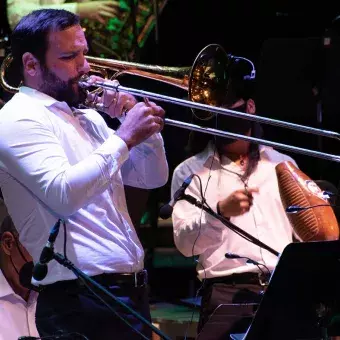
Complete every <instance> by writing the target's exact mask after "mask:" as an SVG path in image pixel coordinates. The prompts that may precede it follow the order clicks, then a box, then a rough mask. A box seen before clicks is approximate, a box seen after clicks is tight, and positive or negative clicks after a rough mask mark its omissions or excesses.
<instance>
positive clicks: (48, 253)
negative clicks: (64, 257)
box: [33, 219, 61, 281]
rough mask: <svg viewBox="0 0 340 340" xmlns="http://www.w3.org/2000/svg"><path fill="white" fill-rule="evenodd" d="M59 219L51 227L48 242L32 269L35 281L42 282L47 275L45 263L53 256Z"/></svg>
mask: <svg viewBox="0 0 340 340" xmlns="http://www.w3.org/2000/svg"><path fill="white" fill-rule="evenodd" d="M60 224H61V219H59V220H58V221H57V222H56V224H55V225H54V226H53V227H52V229H51V231H50V236H49V237H48V241H47V243H46V245H45V247H44V248H43V250H42V252H41V254H40V259H39V262H38V263H37V264H36V265H35V266H34V268H33V278H34V279H35V280H37V281H41V280H43V279H44V278H45V277H46V275H47V271H48V268H47V263H48V262H50V261H51V260H52V259H53V254H54V242H55V240H56V238H57V236H58V233H59V228H60Z"/></svg>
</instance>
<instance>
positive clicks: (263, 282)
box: [258, 273, 268, 287]
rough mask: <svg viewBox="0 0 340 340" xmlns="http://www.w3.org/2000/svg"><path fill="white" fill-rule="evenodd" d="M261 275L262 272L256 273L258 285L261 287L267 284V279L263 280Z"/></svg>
mask: <svg viewBox="0 0 340 340" xmlns="http://www.w3.org/2000/svg"><path fill="white" fill-rule="evenodd" d="M262 277H263V274H262V273H258V278H259V283H260V285H261V286H262V287H264V286H268V280H266V279H264V280H263V279H262Z"/></svg>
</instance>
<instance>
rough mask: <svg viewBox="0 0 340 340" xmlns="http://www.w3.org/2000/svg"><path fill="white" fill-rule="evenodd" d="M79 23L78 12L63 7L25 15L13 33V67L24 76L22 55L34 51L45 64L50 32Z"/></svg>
mask: <svg viewBox="0 0 340 340" xmlns="http://www.w3.org/2000/svg"><path fill="white" fill-rule="evenodd" d="M77 24H79V17H78V16H77V15H76V14H73V13H71V12H68V11H65V10H62V9H40V10H36V11H33V12H31V13H30V14H28V15H26V16H24V17H23V18H22V19H21V20H20V21H19V23H18V24H17V26H16V27H15V28H14V30H13V32H12V35H11V53H12V55H13V67H15V68H16V69H20V71H21V72H20V73H21V76H22V73H23V72H22V71H23V67H22V61H21V60H22V56H23V54H24V53H26V52H30V53H32V54H33V55H34V56H35V57H36V58H37V59H38V60H39V61H40V62H41V63H42V64H43V65H44V64H45V57H46V52H47V49H48V34H49V33H50V32H53V31H63V30H65V29H67V28H69V27H71V26H74V25H77Z"/></svg>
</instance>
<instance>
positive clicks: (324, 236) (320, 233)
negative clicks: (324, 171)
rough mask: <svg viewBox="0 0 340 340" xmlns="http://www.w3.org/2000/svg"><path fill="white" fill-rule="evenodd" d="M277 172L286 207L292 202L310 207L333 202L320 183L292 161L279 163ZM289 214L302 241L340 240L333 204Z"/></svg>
mask: <svg viewBox="0 0 340 340" xmlns="http://www.w3.org/2000/svg"><path fill="white" fill-rule="evenodd" d="M276 174H277V179H278V184H279V190H280V195H281V199H282V203H283V206H284V208H285V209H286V208H287V207H289V206H291V205H297V206H300V207H309V206H314V205H319V204H329V202H328V200H327V198H325V197H323V192H322V190H321V189H320V188H319V187H318V185H317V184H316V183H315V182H314V181H312V180H311V179H310V178H309V177H308V176H307V175H306V174H304V173H303V172H302V171H301V170H300V169H298V168H297V167H296V166H295V165H294V164H293V163H292V162H289V161H288V162H282V163H280V164H278V165H277V166H276ZM287 216H288V218H289V220H290V222H291V224H292V227H293V229H294V231H295V232H296V234H297V236H298V237H299V238H300V240H301V241H304V242H306V241H326V240H337V239H339V226H338V222H337V219H336V217H335V214H334V211H333V209H332V207H331V206H330V205H329V206H321V207H315V208H311V209H308V210H302V211H300V212H297V213H295V214H287Z"/></svg>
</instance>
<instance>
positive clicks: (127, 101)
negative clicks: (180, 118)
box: [0, 9, 168, 340]
mask: <svg viewBox="0 0 340 340" xmlns="http://www.w3.org/2000/svg"><path fill="white" fill-rule="evenodd" d="M11 45H12V46H11V51H12V54H13V62H14V66H15V65H16V66H17V67H18V68H19V69H20V70H21V74H22V79H23V84H24V85H23V86H21V87H20V89H19V93H17V94H15V95H14V96H13V98H12V99H11V100H10V101H9V102H8V103H7V104H6V105H5V106H4V107H3V108H2V109H1V112H0V145H1V148H0V149H1V151H0V160H1V161H0V186H1V189H2V192H3V196H4V200H5V202H6V205H7V208H8V211H9V214H10V215H11V217H12V219H13V222H14V224H15V225H16V226H17V229H18V232H19V234H20V240H21V241H22V243H23V245H24V246H25V247H26V248H27V249H28V251H29V252H30V253H31V254H32V257H33V259H34V262H38V260H39V257H40V254H41V251H42V249H43V247H44V245H45V243H46V241H47V239H48V236H49V233H50V228H51V227H52V226H53V225H54V224H55V222H56V221H57V220H58V219H59V218H61V219H63V220H64V221H65V222H66V228H65V230H64V235H62V233H60V235H59V237H57V239H56V242H55V252H59V253H62V254H63V253H64V255H66V253H67V257H68V258H69V259H70V261H71V262H73V263H74V264H75V265H76V266H77V267H78V268H79V269H80V270H82V271H83V272H84V273H85V274H87V275H89V276H91V277H92V278H93V279H94V280H96V281H97V282H98V283H100V284H102V285H103V286H104V287H106V288H107V289H109V290H110V292H111V293H113V294H114V295H116V296H118V297H121V298H122V299H123V300H124V302H125V303H126V304H127V305H128V306H130V308H133V309H134V310H135V311H136V312H137V313H140V315H141V316H143V317H144V318H145V319H147V320H149V321H150V311H149V305H148V295H147V273H146V271H145V270H144V264H143V258H144V252H143V248H142V246H141V243H140V241H139V239H138V237H137V234H136V231H135V229H134V227H133V225H132V222H131V219H130V217H129V214H128V211H127V206H126V201H125V195H124V187H123V184H126V185H130V186H135V187H140V188H147V189H151V188H156V187H160V186H163V185H164V184H165V183H166V182H167V180H168V165H167V161H166V157H165V152H164V146H163V139H162V137H161V134H160V131H161V130H162V128H163V124H164V123H163V116H164V110H163V109H162V108H161V107H159V106H157V105H156V104H154V103H152V102H148V103H147V104H146V103H144V102H137V100H136V99H135V98H134V97H133V96H132V95H130V94H127V93H121V92H117V91H107V90H105V91H104V92H103V94H102V95H101V96H87V93H86V92H85V91H84V90H83V89H82V88H81V87H80V86H79V81H80V79H81V78H82V76H83V75H85V74H87V73H88V72H89V71H90V67H89V64H88V62H87V60H86V58H85V55H86V53H87V50H88V46H87V41H86V38H85V36H84V32H83V30H82V28H81V26H80V25H79V18H78V16H76V15H75V14H73V13H71V12H68V11H65V10H56V9H43V10H38V11H34V12H32V13H31V14H28V15H27V16H25V17H24V18H23V19H22V20H21V21H20V22H19V24H18V25H17V26H16V28H15V30H14V31H13V33H12V37H11ZM96 79H97V78H92V79H90V82H92V83H93V81H94V80H96ZM86 99H87V102H89V103H90V104H92V106H96V107H99V108H101V110H102V111H104V112H105V113H107V114H108V115H109V116H110V117H121V116H122V114H123V112H126V111H129V112H128V114H127V115H126V116H125V119H124V120H122V123H121V125H120V127H119V128H118V129H117V131H113V130H111V129H109V128H108V126H107V125H106V124H105V121H104V119H103V118H102V117H101V115H100V114H99V113H97V112H96V111H94V110H92V109H83V110H80V109H79V108H78V107H79V104H83V103H84V101H86ZM93 101H95V102H93ZM64 242H65V244H64ZM39 280H40V279H39ZM33 283H35V284H39V283H38V282H36V281H35V282H33ZM40 284H41V285H42V288H43V289H42V291H41V293H40V294H39V298H38V303H37V313H36V321H37V328H38V331H39V334H40V336H45V335H49V334H56V332H57V331H59V330H60V329H61V330H63V331H64V332H79V333H82V334H84V335H86V336H87V337H88V338H90V339H100V340H101V339H110V338H112V337H114V338H116V339H140V334H138V332H141V333H143V334H144V335H146V336H148V337H151V334H150V333H151V331H150V330H148V329H144V327H143V324H141V323H140V321H139V320H137V319H136V318H135V317H134V316H132V315H128V313H127V311H126V310H125V309H123V308H121V307H117V308H116V312H117V314H118V316H116V317H115V315H114V314H113V313H112V312H111V311H110V310H109V309H107V308H106V307H105V306H103V305H102V304H101V302H100V300H97V298H96V297H95V296H94V295H92V294H91V293H89V292H88V291H87V289H86V287H85V286H84V285H83V284H82V283H81V281H79V280H78V279H76V277H75V276H74V274H73V273H72V272H71V271H69V270H68V269H66V268H64V267H62V266H60V265H59V264H58V263H56V262H55V261H51V262H50V263H49V265H48V273H47V276H46V277H45V278H43V279H42V280H41V281H40ZM124 321H126V322H128V323H129V324H130V325H131V326H132V328H133V329H134V330H133V329H132V328H130V327H128V326H127V325H126V323H124Z"/></svg>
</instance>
